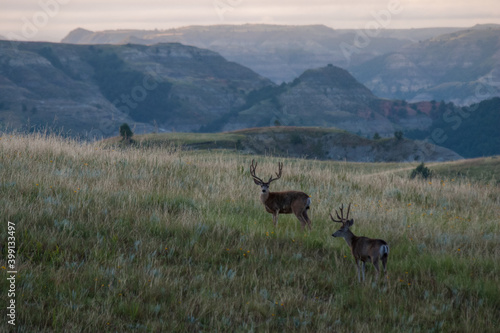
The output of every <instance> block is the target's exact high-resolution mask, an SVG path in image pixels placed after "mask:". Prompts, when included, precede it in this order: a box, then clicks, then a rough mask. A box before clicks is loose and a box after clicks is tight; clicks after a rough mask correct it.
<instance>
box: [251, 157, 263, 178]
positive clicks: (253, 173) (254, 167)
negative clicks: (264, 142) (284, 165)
mask: <svg viewBox="0 0 500 333" xmlns="http://www.w3.org/2000/svg"><path fill="white" fill-rule="evenodd" d="M254 162H255V161H254V160H252V164H251V165H250V175H252V177H253V179H255V180H257V181H259V182H260V183H261V184H264V181H263V180H262V179H260V178H259V177H257V176H256V175H255V169H256V168H257V163H255V165H254Z"/></svg>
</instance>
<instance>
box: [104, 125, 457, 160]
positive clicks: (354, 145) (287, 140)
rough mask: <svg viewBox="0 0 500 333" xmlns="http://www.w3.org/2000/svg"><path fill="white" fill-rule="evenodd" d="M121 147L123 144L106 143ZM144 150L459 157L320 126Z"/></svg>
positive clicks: (150, 138) (215, 136)
mask: <svg viewBox="0 0 500 333" xmlns="http://www.w3.org/2000/svg"><path fill="white" fill-rule="evenodd" d="M103 144H104V145H105V146H110V145H119V144H120V139H119V138H117V137H115V138H110V139H106V140H104V141H103ZM133 144H135V145H138V146H141V147H148V146H162V145H167V146H168V145H170V144H174V145H180V146H183V147H184V148H186V149H200V150H205V149H234V150H238V151H242V152H247V153H252V154H272V155H274V156H287V157H305V158H310V159H322V160H340V161H344V160H345V161H354V162H414V161H453V160H458V159H462V157H461V156H460V155H458V154H456V153H455V152H453V151H451V150H449V149H446V148H443V147H439V146H436V145H432V144H429V143H426V142H421V141H413V140H409V139H404V138H403V139H402V140H397V139H395V138H388V139H380V140H370V139H366V138H363V137H360V136H357V135H355V134H352V133H349V132H347V131H342V130H338V129H331V128H318V127H282V126H278V127H263V128H251V129H244V130H239V131H234V132H225V133H210V134H194V133H160V134H146V135H139V136H136V137H134V143H133Z"/></svg>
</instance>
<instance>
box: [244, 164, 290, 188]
mask: <svg viewBox="0 0 500 333" xmlns="http://www.w3.org/2000/svg"><path fill="white" fill-rule="evenodd" d="M256 168H257V163H256V162H255V161H254V160H252V164H251V165H250V174H251V175H252V177H253V181H254V183H255V184H256V185H259V186H260V188H261V189H262V193H263V194H265V193H268V192H269V185H270V184H271V183H272V182H273V181H275V180H278V179H280V178H281V171H282V170H283V163H280V162H278V172H277V173H276V176H277V177H276V178H273V176H271V177H269V180H268V181H267V182H265V181H263V180H262V179H260V178H259V177H257V176H256V175H255V169H256Z"/></svg>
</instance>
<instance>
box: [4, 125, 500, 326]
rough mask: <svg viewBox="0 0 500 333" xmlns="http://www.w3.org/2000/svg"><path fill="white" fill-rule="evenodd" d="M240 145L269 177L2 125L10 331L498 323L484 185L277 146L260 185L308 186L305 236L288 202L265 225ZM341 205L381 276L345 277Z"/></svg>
mask: <svg viewBox="0 0 500 333" xmlns="http://www.w3.org/2000/svg"><path fill="white" fill-rule="evenodd" d="M252 158H257V160H258V161H259V169H258V174H259V175H262V176H263V177H265V176H266V175H271V174H272V173H274V172H276V169H277V161H278V160H277V159H275V158H272V157H255V156H253V157H252V156H245V155H237V154H228V153H212V154H208V153H196V152H189V153H187V152H182V151H179V150H176V149H159V148H158V149H155V148H152V149H148V150H140V149H121V150H118V149H117V150H112V149H103V148H100V147H99V146H98V145H94V144H90V143H80V142H76V141H71V140H66V139H61V138H58V137H44V136H38V135H29V136H23V135H3V136H2V137H1V139H0V177H1V183H0V204H1V209H2V212H1V218H2V222H3V224H2V228H1V235H0V244H2V248H1V250H2V256H3V257H4V256H5V253H6V245H5V240H6V239H7V227H6V225H7V221H12V222H15V223H16V243H17V256H18V260H17V269H18V272H19V273H18V276H17V304H18V308H17V314H18V318H17V326H16V327H17V330H18V331H19V332H34V331H39V332H40V331H96V332H102V331H118V332H122V331H153V332H160V331H161V332H167V331H168V332H174V331H179V332H181V331H204V332H215V331H218V332H248V331H256V332H257V331H258V332H262V331H285V330H292V331H308V332H320V331H341V332H344V331H345V332H347V331H355V332H374V331H375V332H381V331H388V332H403V331H404V332H429V331H431V332H432V331H435V332H441V331H455V332H475V331H477V332H488V331H489V332H493V331H495V330H496V329H497V327H498V325H499V324H500V322H499V318H498V313H499V312H498V311H499V309H500V289H499V287H498V286H499V284H500V278H499V275H500V267H499V262H500V250H499V247H498V244H499V242H500V233H499V229H500V226H499V220H500V208H499V207H500V199H499V198H500V196H499V194H500V190H499V188H498V186H496V185H495V184H493V183H492V184H485V183H484V182H481V183H480V182H474V181H471V180H470V179H464V178H461V179H459V180H451V179H442V180H441V179H433V180H432V181H419V180H409V178H408V176H407V174H403V173H401V172H399V173H398V172H397V170H400V169H401V165H394V164H360V163H345V162H319V161H309V160H301V159H287V160H284V165H285V166H284V169H283V177H282V178H281V179H280V180H279V181H277V182H274V183H273V185H272V190H276V191H277V190H285V189H297V190H302V191H305V192H306V193H308V194H310V195H312V203H313V204H312V209H311V214H310V215H311V218H312V221H313V230H312V231H311V232H305V233H304V232H303V231H302V230H301V228H300V223H299V222H298V220H297V219H296V218H295V217H293V216H291V215H281V216H280V219H279V224H278V227H277V228H276V229H274V228H273V224H272V218H271V215H270V214H267V213H266V212H265V210H264V208H263V207H262V205H261V204H260V202H259V199H258V187H257V186H255V185H254V184H253V181H252V179H251V177H250V175H249V169H248V166H249V163H250V160H251V159H252ZM349 202H352V204H353V207H352V210H351V211H352V212H351V215H352V217H353V218H354V219H355V224H354V226H353V228H352V230H353V232H354V233H355V234H357V235H366V236H370V237H374V238H383V239H385V240H386V241H387V242H388V243H389V245H390V247H391V252H390V256H389V261H388V270H389V278H388V280H387V281H381V282H379V283H378V284H377V283H375V282H374V279H373V277H374V275H375V274H374V269H373V268H372V267H368V266H367V267H368V268H367V281H366V282H365V283H364V284H359V283H358V282H357V277H356V269H355V266H354V263H353V259H352V257H351V255H350V250H349V248H348V247H347V245H346V244H345V242H344V241H343V240H339V239H333V238H332V237H331V236H330V235H331V233H332V232H334V231H335V230H336V227H337V226H336V225H334V224H333V223H331V221H330V220H329V218H328V214H329V213H330V211H331V210H333V209H335V208H338V207H339V206H340V204H341V203H344V204H347V203H349ZM1 265H2V266H4V267H5V265H4V264H3V263H1ZM4 267H3V268H4ZM0 286H1V290H2V291H3V290H7V289H8V288H7V287H8V283H7V281H6V279H5V278H2V279H1V281H0ZM4 305H5V306H7V304H4ZM4 318H5V317H4ZM6 321H7V320H6V319H4V322H2V323H1V324H0V325H2V327H5V329H9V326H8V325H7V323H6ZM2 329H3V328H2Z"/></svg>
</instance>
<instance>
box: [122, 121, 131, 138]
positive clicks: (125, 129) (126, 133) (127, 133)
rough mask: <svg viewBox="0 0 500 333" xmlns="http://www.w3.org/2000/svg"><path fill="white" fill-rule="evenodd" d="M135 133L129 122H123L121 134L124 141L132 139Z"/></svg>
mask: <svg viewBox="0 0 500 333" xmlns="http://www.w3.org/2000/svg"><path fill="white" fill-rule="evenodd" d="M133 135H134V133H133V132H132V130H131V129H130V126H129V125H128V124H127V123H123V124H122V125H121V126H120V136H121V137H122V140H123V141H130V139H132V136H133Z"/></svg>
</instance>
